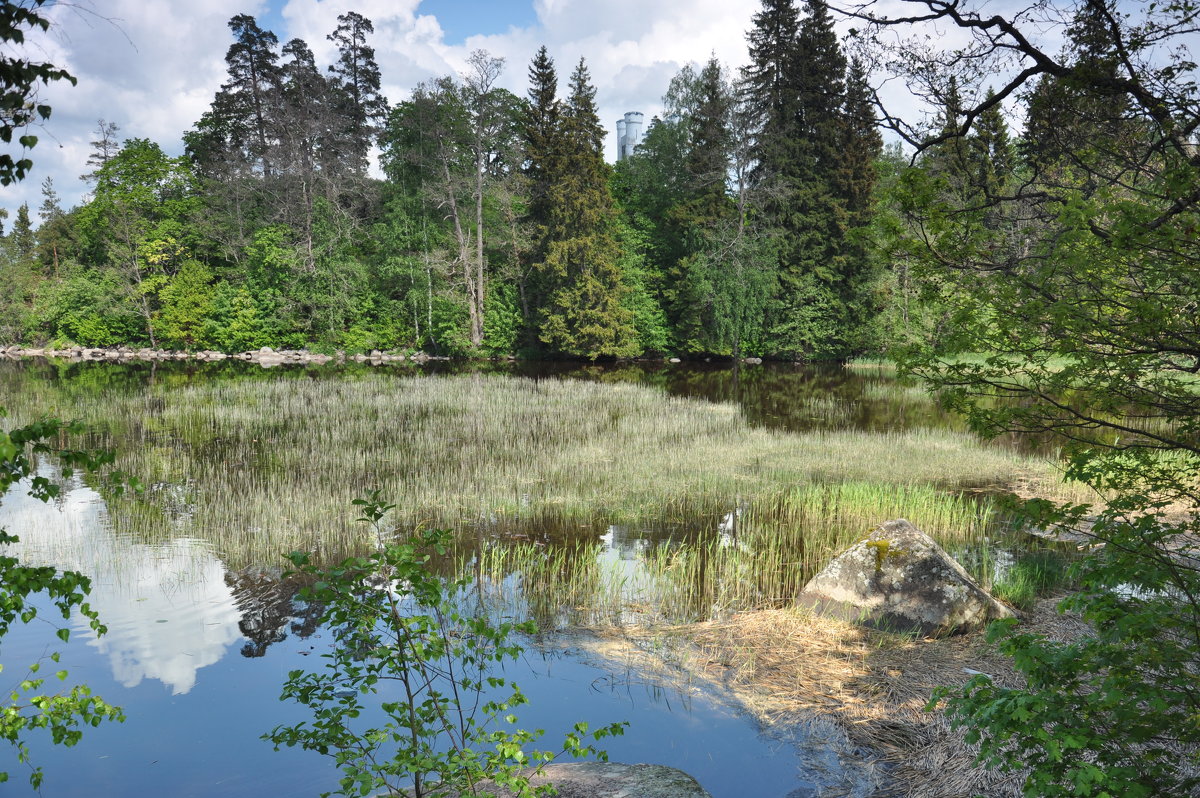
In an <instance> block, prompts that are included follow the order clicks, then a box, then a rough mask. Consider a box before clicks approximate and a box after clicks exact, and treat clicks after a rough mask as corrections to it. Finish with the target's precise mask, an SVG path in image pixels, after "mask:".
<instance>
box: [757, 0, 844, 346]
mask: <svg viewBox="0 0 1200 798" xmlns="http://www.w3.org/2000/svg"><path fill="white" fill-rule="evenodd" d="M845 70H846V60H845V57H844V56H843V55H842V52H841V47H840V46H839V44H838V40H837V36H836V34H835V32H834V29H833V20H832V18H831V17H830V15H829V11H828V9H826V7H825V4H824V3H822V2H819V0H809V2H808V3H807V14H806V15H805V17H804V19H803V20H802V21H801V24H800V29H799V32H798V35H797V42H796V47H795V50H794V58H793V60H792V61H791V63H790V65H789V73H788V74H789V75H790V81H791V86H792V88H793V90H794V92H795V116H794V120H793V122H792V125H791V128H790V131H791V133H792V136H793V138H792V140H791V141H790V142H789V144H788V147H787V149H788V151H789V154H790V159H789V161H788V162H787V163H786V164H785V165H784V168H783V170H782V171H781V176H782V177H783V178H784V179H785V180H786V189H785V190H784V191H783V192H782V194H783V196H785V197H786V198H787V201H786V203H783V204H781V205H780V206H779V207H778V208H777V209H776V210H775V213H774V216H775V226H776V228H777V229H778V230H779V231H780V240H779V241H778V244H777V247H778V252H779V257H780V262H779V293H778V296H777V300H776V302H775V304H774V307H773V308H772V313H771V318H770V322H769V323H770V335H771V339H772V340H771V343H772V345H773V348H774V350H775V352H776V353H777V354H780V355H786V356H789V357H813V356H816V357H828V356H833V355H837V354H840V353H841V352H842V351H843V350H844V339H845V336H846V330H845V319H844V310H845V308H844V303H843V293H844V290H843V288H844V282H845V279H846V271H847V266H846V262H845V260H846V259H845V252H844V243H845V236H846V231H847V218H846V207H845V198H844V197H843V196H841V193H842V192H840V191H839V186H838V175H839V173H840V171H841V168H842V163H841V162H842V147H843V145H844V133H843V130H844V120H843V104H844V93H845Z"/></svg>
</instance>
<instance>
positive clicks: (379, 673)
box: [264, 492, 625, 798]
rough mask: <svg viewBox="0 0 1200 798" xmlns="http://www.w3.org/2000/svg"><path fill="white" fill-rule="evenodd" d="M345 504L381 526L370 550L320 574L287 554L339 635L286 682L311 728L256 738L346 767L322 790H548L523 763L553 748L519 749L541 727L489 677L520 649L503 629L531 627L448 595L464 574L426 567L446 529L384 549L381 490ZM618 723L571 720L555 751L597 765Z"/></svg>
mask: <svg viewBox="0 0 1200 798" xmlns="http://www.w3.org/2000/svg"><path fill="white" fill-rule="evenodd" d="M354 503H355V504H356V505H359V506H360V507H362V509H363V515H362V517H361V519H360V520H362V521H365V522H367V523H370V524H372V525H373V526H374V527H375V530H376V532H377V534H379V541H380V548H379V550H378V551H377V552H376V553H374V554H372V555H371V556H369V557H353V558H350V559H347V560H345V561H343V562H342V563H341V564H340V565H338V566H335V567H333V568H328V569H323V568H319V567H317V566H315V565H313V564H311V563H310V561H309V557H308V555H307V554H303V553H293V554H291V555H289V557H288V559H290V560H291V561H292V563H293V564H294V565H295V566H296V568H297V569H298V571H299V572H300V573H303V574H307V575H309V576H311V577H313V579H314V582H313V584H312V585H311V586H310V587H308V588H306V589H305V590H304V591H303V592H302V593H301V596H302V598H304V599H305V600H307V601H312V602H318V603H320V604H322V605H324V606H325V608H326V609H325V614H324V616H323V618H322V622H323V623H324V624H326V625H327V626H328V627H330V628H331V629H332V630H333V631H334V634H335V635H336V637H337V642H336V644H335V645H334V647H333V650H332V651H330V652H329V653H327V654H324V655H323V657H324V659H325V660H326V662H325V667H324V669H323V670H321V671H318V672H305V671H302V670H295V671H291V672H290V673H289V674H288V678H287V681H286V682H285V684H284V687H283V695H282V696H281V699H283V700H293V701H296V702H298V703H300V704H302V705H304V706H306V707H309V708H310V709H311V710H312V713H313V720H312V722H311V723H310V722H301V723H298V724H296V725H294V726H277V727H276V728H274V729H273V730H271V732H269V733H268V734H266V735H264V739H267V740H270V741H271V742H272V743H274V744H275V747H276V750H278V749H279V748H280V746H289V747H290V746H300V747H302V748H304V749H306V750H310V751H318V752H320V753H322V754H325V755H328V756H332V757H333V758H334V760H335V761H336V762H337V764H338V767H339V768H340V769H341V771H342V774H343V775H342V778H341V780H340V783H339V789H338V790H337V791H336V793H325V794H326V795H329V794H338V795H373V794H376V793H377V792H378V791H379V790H381V789H385V790H388V791H389V793H390V794H406V795H411V796H414V798H423V797H424V796H452V795H481V794H490V793H485V792H481V791H482V790H483V789H484V787H483V784H482V783H483V782H485V781H490V782H492V783H494V784H496V785H499V786H503V787H507V788H508V789H509V790H511V791H513V793H515V794H516V795H520V796H532V795H543V794H549V793H550V792H551V789H552V788H550V787H548V786H542V787H537V788H533V787H531V786H530V784H529V775H530V772H529V768H536V767H539V766H540V765H542V764H544V763H546V762H549V761H551V760H552V759H554V758H555V757H556V756H557V755H558V754H554V753H551V752H548V751H543V750H526V746H528V745H530V744H533V743H535V742H536V741H537V740H538V739H539V738H540V737H541V735H542V733H543V732H542V731H541V730H537V731H528V730H525V729H522V728H519V727H518V726H517V717H516V715H515V714H514V713H513V710H514V709H515V708H517V707H519V706H520V705H522V704H524V703H526V702H527V699H526V698H525V696H524V695H523V694H522V692H521V690H520V687H519V686H518V685H517V684H516V683H515V682H513V681H511V680H509V679H506V678H504V677H503V676H502V675H498V673H499V672H500V670H501V669H502V667H503V664H504V663H505V662H506V661H509V660H514V659H516V658H517V657H518V656H519V655H520V654H521V651H522V648H521V646H520V645H518V644H516V643H514V642H512V641H511V638H512V636H513V635H514V634H515V633H521V634H532V633H533V632H534V631H535V630H534V627H533V624H532V623H522V624H518V623H512V622H509V621H505V622H501V623H496V622H494V621H493V620H492V619H491V618H489V617H488V616H487V614H486V612H481V613H479V614H475V615H466V614H463V612H462V611H461V610H460V608H459V606H458V605H457V604H456V603H455V601H454V599H455V597H456V596H461V595H462V594H463V591H464V589H465V588H466V587H467V584H468V583H467V582H466V580H445V579H443V578H441V577H439V576H437V575H435V574H433V573H432V572H431V571H430V569H429V565H428V564H429V560H430V557H431V556H432V555H431V552H432V553H438V554H444V553H445V551H446V547H447V544H448V543H449V541H450V533H448V532H445V531H423V532H420V533H417V534H414V535H413V536H412V537H410V538H409V539H408V540H406V541H404V542H403V543H385V542H384V540H383V537H382V531H381V522H382V520H383V518H384V516H385V515H386V514H387V512H388V511H389V510H391V509H392V508H393V506H394V505H388V504H384V503H382V502H381V501H380V499H379V494H378V492H376V493H374V494H373V495H372V496H371V497H370V498H369V499H357V500H355V502H354ZM492 696H498V697H492ZM376 702H377V703H376ZM368 704H369V705H368ZM624 727H625V724H624V723H613V724H610V725H608V726H604V727H601V728H599V729H596V730H594V731H590V730H589V728H588V725H587V724H586V723H577V724H575V726H574V728H573V729H572V731H571V732H569V733H567V734H566V735H565V737H564V741H563V745H562V749H561V751H560V753H566V754H569V755H571V756H573V757H584V756H596V757H598V758H600V759H601V760H604V759H606V758H607V757H606V755H605V753H604V752H603V751H600V750H598V749H596V748H595V746H594V745H593V744H592V743H594V742H596V741H599V740H602V739H604V738H605V737H609V736H612V735H617V734H621V733H623V731H624Z"/></svg>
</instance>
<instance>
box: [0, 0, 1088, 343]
mask: <svg viewBox="0 0 1200 798" xmlns="http://www.w3.org/2000/svg"><path fill="white" fill-rule="evenodd" d="M229 29H230V33H231V36H232V40H233V42H232V44H231V45H230V46H229V49H228V52H227V53H226V57H225V61H226V64H227V78H226V80H225V82H224V83H223V84H222V86H221V88H220V89H219V90H218V91H217V93H216V95H215V96H214V98H213V101H212V104H211V107H210V108H209V110H207V111H206V112H205V113H204V114H203V115H202V116H201V118H200V119H199V120H197V121H196V123H195V125H194V126H193V127H192V129H191V130H189V131H187V132H186V133H184V134H183V141H184V145H185V154H184V155H183V156H180V157H169V156H167V155H166V154H165V152H164V151H163V149H162V147H161V146H160V145H159V144H157V143H156V142H153V141H149V140H147V139H143V138H129V139H125V140H123V141H122V140H120V136H119V132H120V131H119V129H118V127H117V126H116V125H115V124H113V123H111V122H108V121H104V120H101V121H100V122H99V124H98V127H97V130H96V134H95V137H94V141H93V142H92V153H91V156H90V158H89V160H88V162H87V164H86V168H87V169H88V171H87V173H86V174H85V175H83V176H82V179H84V180H85V181H86V182H87V184H88V186H89V188H90V193H89V194H88V195H87V197H86V198H85V200H84V202H83V203H82V204H80V205H79V206H78V207H75V208H71V209H70V210H64V209H63V208H62V207H61V204H60V202H59V200H58V197H57V194H56V192H55V190H54V186H53V185H52V183H51V182H50V181H49V180H47V181H46V182H44V183H43V187H42V188H43V203H42V205H41V207H40V208H39V209H38V210H37V223H36V224H35V221H34V219H33V216H32V214H31V212H30V209H29V208H28V207H22V208H21V209H19V210H18V212H17V214H16V217H15V218H14V219H13V220H11V222H10V223H9V225H8V226H9V228H10V229H9V230H8V231H7V234H6V235H4V236H3V239H2V241H3V245H2V246H0V269H2V270H3V274H4V275H5V277H6V282H7V283H8V284H9V285H10V286H12V290H11V291H10V292H9V293H8V295H7V296H4V297H0V341H4V342H12V343H37V344H48V345H64V344H79V345H83V346H117V345H133V346H143V345H145V346H156V347H166V348H178V349H199V348H214V349H221V350H224V351H242V350H246V349H253V348H258V347H261V346H272V347H276V348H280V347H283V348H300V347H310V348H315V349H320V350H332V349H344V350H349V351H358V350H368V349H382V350H405V349H423V350H426V351H429V352H432V353H438V354H449V355H483V356H495V355H510V354H516V355H523V356H535V357H537V356H550V357H554V356H566V357H579V358H588V359H597V358H622V357H636V356H642V355H649V356H663V355H678V356H681V357H709V356H719V357H741V356H750V355H754V356H760V357H768V358H780V359H803V360H807V359H836V358H845V357H850V356H854V355H858V354H863V353H874V352H881V351H884V350H885V349H886V348H887V347H889V346H891V345H894V344H896V343H898V342H903V341H912V340H923V341H935V340H937V338H938V336H939V335H941V334H942V333H944V332H945V330H946V323H947V319H948V318H949V316H948V314H949V307H950V304H952V303H949V302H948V301H947V297H945V296H942V295H939V293H938V292H937V291H933V290H931V289H930V286H929V285H928V284H927V283H926V284H919V282H918V281H917V280H915V279H913V274H912V271H911V269H910V263H909V261H910V259H909V258H906V257H905V256H904V253H903V252H901V251H900V249H901V246H900V244H898V243H897V242H903V241H906V240H908V238H909V236H908V234H909V232H911V228H910V226H909V224H908V222H907V221H906V219H905V214H906V209H905V207H904V200H903V198H902V197H901V193H900V192H899V191H898V187H899V186H901V185H902V184H903V183H904V181H905V180H910V181H911V177H909V178H903V179H902V177H903V176H904V175H906V174H910V173H912V172H917V173H919V174H922V175H925V176H927V177H930V178H935V179H938V180H942V181H943V182H946V181H950V182H951V183H954V184H956V185H960V188H956V189H954V190H955V191H959V192H960V193H961V192H962V191H965V190H967V188H966V187H971V188H970V190H972V191H977V192H983V193H982V194H981V196H987V195H988V192H991V193H995V192H998V191H1001V190H1002V187H1003V186H1005V185H1007V184H1008V183H1009V181H1013V180H1022V179H1025V178H1024V177H1022V175H1028V174H1030V173H1031V171H1032V170H1035V169H1038V168H1041V167H1040V164H1042V163H1043V162H1044V161H1045V159H1046V158H1048V157H1049V156H1050V155H1051V154H1052V152H1053V151H1054V150H1055V148H1057V150H1059V151H1070V150H1071V149H1072V142H1071V141H1069V140H1065V139H1064V137H1066V136H1068V135H1069V134H1068V133H1067V132H1066V128H1064V127H1063V126H1061V125H1058V124H1055V123H1054V122H1053V120H1050V119H1047V118H1045V116H1046V114H1051V113H1053V112H1054V109H1055V108H1058V107H1059V106H1060V105H1061V102H1062V98H1061V97H1058V96H1052V90H1051V89H1050V88H1046V89H1044V90H1042V89H1039V90H1038V91H1037V92H1031V93H1029V94H1028V96H1026V97H1024V98H1023V101H1024V102H1025V103H1026V105H1027V111H1028V113H1027V116H1028V118H1029V123H1028V126H1027V130H1026V132H1025V136H1024V137H1023V138H1022V139H1019V140H1018V139H1015V138H1014V137H1012V136H1011V135H1010V134H1009V132H1008V130H1007V127H1006V124H1005V119H1004V115H1003V114H1002V112H1001V105H1000V103H999V102H996V103H993V104H991V105H989V106H988V107H987V109H986V111H985V112H984V113H982V114H981V115H980V116H979V118H978V119H973V120H972V121H973V124H972V125H970V126H969V131H965V132H964V134H963V135H961V136H960V135H957V133H958V130H959V127H960V126H962V123H963V122H964V119H963V118H962V107H961V106H962V100H961V99H960V98H959V97H958V88H957V86H956V85H955V83H954V80H953V79H951V81H950V82H949V84H948V85H946V86H945V87H944V88H943V89H942V90H939V91H938V92H937V93H936V96H933V97H931V98H930V99H931V101H932V102H933V103H934V105H935V106H937V107H939V108H941V109H942V117H943V121H942V128H941V130H940V131H939V130H936V129H935V130H934V131H932V135H934V136H935V137H936V136H937V134H938V133H941V134H943V138H944V139H945V140H944V141H942V142H940V143H937V144H934V145H932V146H930V147H927V148H925V149H924V152H923V154H922V155H921V156H920V157H918V158H916V159H915V160H909V159H906V158H904V157H902V156H901V154H900V149H899V147H898V145H892V146H891V147H889V148H888V149H887V150H886V151H885V149H884V148H883V145H882V138H881V136H880V132H879V122H878V120H877V117H876V107H875V97H874V95H873V93H872V91H871V88H870V86H869V85H868V82H867V72H868V68H867V65H866V64H865V63H864V61H863V58H870V57H871V55H872V54H871V52H870V51H869V50H868V49H866V48H863V47H862V46H861V44H859V45H857V46H855V47H854V48H853V55H848V53H849V52H850V50H851V48H850V47H848V46H847V43H845V42H843V41H840V40H839V38H838V36H837V34H836V32H835V30H834V25H833V20H832V17H831V14H830V11H829V9H828V8H827V7H826V5H825V3H824V2H822V0H764V2H763V4H762V7H761V9H760V10H759V12H758V13H757V14H755V15H754V16H753V18H752V19H751V20H750V21H749V31H748V34H747V37H748V44H749V51H750V63H749V65H748V66H747V67H745V68H743V69H742V70H740V71H739V72H738V73H737V74H734V73H732V72H731V71H730V70H729V69H727V68H725V67H724V66H722V65H721V64H720V63H719V62H718V61H717V60H716V59H715V58H711V59H709V60H708V61H707V62H706V63H704V64H702V65H697V66H687V67H685V68H683V69H682V70H681V71H680V72H679V74H677V75H676V76H675V77H674V79H673V80H672V81H671V82H670V85H669V86H668V87H667V88H666V92H665V96H664V98H663V105H664V113H663V115H662V117H661V118H656V119H654V120H652V122H651V124H650V125H649V128H648V130H647V133H646V136H645V138H644V141H643V142H642V144H641V146H640V147H639V148H638V150H637V152H636V154H635V155H634V156H633V157H631V158H628V159H626V160H624V161H621V162H620V163H618V164H616V166H615V167H614V166H610V165H608V164H606V163H605V162H604V160H603V157H602V151H603V141H604V137H605V129H604V127H603V126H602V125H601V123H600V120H599V118H598V116H597V112H596V101H595V88H594V86H593V85H592V83H591V79H590V76H589V74H588V70H587V65H586V63H585V62H584V61H583V60H582V59H581V60H580V61H579V62H578V63H577V64H575V65H574V66H573V69H572V70H571V72H570V74H569V77H568V78H567V80H566V81H565V82H564V83H565V86H563V87H560V85H559V83H560V81H559V73H558V68H557V65H556V64H555V62H554V60H553V58H552V57H551V54H550V53H549V52H548V51H547V49H546V48H545V47H542V48H541V49H540V50H539V51H538V52H537V53H536V54H535V55H534V57H533V58H532V60H531V62H530V64H529V67H528V78H529V88H528V91H527V92H526V94H525V96H517V95H515V94H513V93H511V92H509V91H507V90H505V89H503V88H500V87H499V86H498V82H499V78H500V76H501V75H502V73H503V70H504V69H505V67H506V64H505V63H504V61H503V60H502V59H500V58H496V57H494V56H492V55H490V54H489V53H487V52H483V51H478V52H475V53H473V54H472V55H471V57H470V59H469V61H468V65H467V69H466V71H465V72H464V73H463V74H462V75H454V76H444V77H441V78H437V79H433V80H429V81H427V82H424V83H422V84H420V85H418V86H416V87H415V88H414V89H413V91H412V92H411V94H410V96H409V97H408V99H406V100H405V101H403V102H401V103H399V104H397V105H395V106H394V107H389V105H388V102H387V100H386V99H385V98H384V97H383V95H382V93H381V89H380V86H381V75H380V69H379V66H378V64H377V62H376V58H375V51H374V48H373V46H372V36H373V34H374V28H373V25H372V23H371V21H370V20H369V19H366V18H365V17H363V16H362V15H360V14H358V13H355V12H349V13H346V14H343V15H341V16H339V17H338V24H337V27H336V29H335V30H334V31H332V32H331V33H330V34H329V36H328V39H329V40H330V41H331V42H333V43H334V44H335V45H336V48H337V54H336V57H335V59H334V62H333V63H332V64H329V65H327V66H326V67H325V68H324V69H322V68H321V66H320V65H318V64H317V63H316V61H315V58H314V55H313V52H312V50H311V48H310V47H309V46H308V45H307V44H306V43H305V42H304V41H302V40H300V39H293V40H291V41H288V42H286V43H284V44H283V45H282V46H280V43H279V41H278V38H277V37H276V36H275V34H274V33H272V32H270V31H268V30H264V29H263V28H261V27H260V26H259V24H258V22H257V21H256V20H255V18H254V17H252V16H248V15H244V14H243V15H238V16H235V17H233V18H232V19H231V20H230V21H229ZM1078 46H1079V47H1087V46H1091V45H1088V44H1087V43H1086V35H1085V34H1083V33H1081V34H1080V37H1079V45H1078ZM1059 93H1060V94H1061V90H1060V91H1059ZM1039 109H1043V110H1039ZM951 134H955V135H951ZM1083 135H1090V134H1089V133H1084V134H1083ZM1106 135H1107V132H1106ZM373 153H378V155H379V158H380V166H381V167H382V174H383V178H382V179H377V178H374V177H372V176H371V174H370V172H369V170H368V166H369V159H370V158H371V157H372V154H373Z"/></svg>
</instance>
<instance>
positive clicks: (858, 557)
mask: <svg viewBox="0 0 1200 798" xmlns="http://www.w3.org/2000/svg"><path fill="white" fill-rule="evenodd" d="M798 603H799V604H801V605H802V606H808V607H812V608H813V609H815V610H816V611H817V612H819V613H821V614H822V615H829V616H833V617H837V618H841V619H843V620H847V621H854V622H856V623H862V624H864V625H866V626H871V627H874V628H876V629H886V630H888V631H894V632H905V633H916V634H920V635H925V636H934V637H936V636H940V635H948V634H958V633H962V632H969V631H972V630H974V629H978V628H979V627H981V626H983V625H984V624H986V623H987V622H988V621H991V620H994V619H996V618H1007V617H1011V616H1012V615H1013V612H1012V610H1010V609H1009V608H1008V607H1006V606H1004V605H1003V604H1001V603H1000V602H999V601H996V599H994V598H992V597H991V596H990V595H988V593H987V591H985V590H984V589H983V588H981V587H980V586H979V585H978V584H976V583H975V581H974V580H973V579H971V576H970V574H968V573H967V572H966V570H965V569H964V568H963V567H962V566H961V565H959V564H958V563H957V562H955V561H954V559H953V558H952V557H951V556H950V555H949V554H947V553H946V552H945V551H944V550H943V549H942V547H941V546H939V545H938V544H937V543H935V542H933V540H932V539H931V538H930V537H929V536H928V535H926V534H925V533H924V532H922V531H921V530H919V529H917V528H916V527H915V526H913V525H912V524H910V523H909V522H908V521H905V520H904V519H903V518H901V519H897V520H895V521H888V522H886V523H884V524H881V525H880V526H879V527H878V528H877V529H875V531H873V532H872V533H871V534H870V535H868V536H867V537H866V538H864V539H863V540H860V541H859V542H858V543H855V544H854V545H853V546H851V547H850V548H849V549H847V550H846V551H844V552H842V553H841V554H839V555H838V556H837V557H836V558H834V560H833V562H831V563H829V565H827V566H825V568H824V570H822V571H821V572H820V573H819V574H817V575H816V576H814V577H813V578H812V579H811V580H810V581H809V583H808V584H807V585H805V586H804V589H803V590H802V591H800V596H799V599H798Z"/></svg>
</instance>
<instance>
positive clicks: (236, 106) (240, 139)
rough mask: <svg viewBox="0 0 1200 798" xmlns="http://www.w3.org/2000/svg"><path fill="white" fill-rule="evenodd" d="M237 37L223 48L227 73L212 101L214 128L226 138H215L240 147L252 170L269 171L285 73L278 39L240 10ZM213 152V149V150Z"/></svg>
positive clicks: (234, 29)
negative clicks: (280, 63) (277, 110)
mask: <svg viewBox="0 0 1200 798" xmlns="http://www.w3.org/2000/svg"><path fill="white" fill-rule="evenodd" d="M229 29H230V30H231V31H232V32H233V36H234V43H233V44H232V45H230V47H229V50H228V51H227V52H226V53H225V64H226V66H227V68H228V73H229V79H228V80H227V81H226V82H225V83H224V84H222V86H221V90H220V91H219V92H218V93H217V97H216V99H215V100H214V102H213V112H212V113H213V114H214V116H215V117H216V123H215V124H214V126H213V127H214V129H216V130H218V131H220V132H221V133H223V134H224V135H225V136H226V137H227V139H226V140H225V141H223V142H220V143H218V144H216V146H217V147H218V148H229V149H230V150H238V151H240V152H241V159H242V160H243V162H245V163H246V164H247V165H249V166H250V167H251V169H252V170H254V171H256V172H258V173H260V174H262V175H264V176H270V175H271V174H272V173H273V172H274V165H273V164H272V160H271V155H272V152H271V150H272V146H273V145H274V143H275V137H274V135H273V133H274V125H273V122H272V116H273V112H274V109H275V108H276V107H277V104H278V102H279V94H280V90H281V85H280V84H281V80H282V73H281V70H280V68H279V64H278V62H279V53H278V52H277V50H276V48H277V47H278V45H279V39H278V38H277V37H276V36H275V34H274V33H272V32H270V31H267V30H263V29H262V28H260V27H259V26H258V22H257V21H256V20H255V19H254V17H252V16H250V15H248V14H239V15H237V16H235V17H233V18H232V19H230V20H229ZM214 154H215V153H214Z"/></svg>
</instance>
